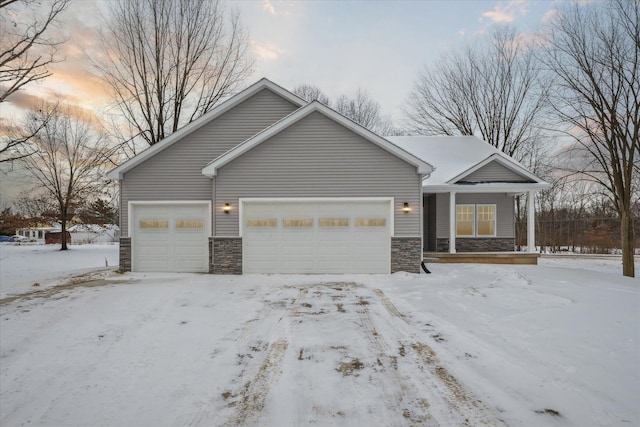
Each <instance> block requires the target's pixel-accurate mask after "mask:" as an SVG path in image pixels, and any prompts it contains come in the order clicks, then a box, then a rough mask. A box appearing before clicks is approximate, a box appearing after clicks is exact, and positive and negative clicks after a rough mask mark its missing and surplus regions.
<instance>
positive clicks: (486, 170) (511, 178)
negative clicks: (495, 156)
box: [460, 161, 533, 182]
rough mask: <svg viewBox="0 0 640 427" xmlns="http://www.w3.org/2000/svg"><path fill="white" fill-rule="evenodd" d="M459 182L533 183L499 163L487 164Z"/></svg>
mask: <svg viewBox="0 0 640 427" xmlns="http://www.w3.org/2000/svg"><path fill="white" fill-rule="evenodd" d="M460 181H461V182H533V181H531V180H530V179H528V178H526V177H524V176H522V175H520V174H517V173H515V172H514V171H512V170H511V169H508V168H506V167H504V166H503V165H501V164H500V163H498V162H496V161H493V162H489V163H487V164H486V165H484V166H483V167H481V168H480V169H478V170H477V171H474V172H473V173H471V174H469V175H467V176H466V177H464V178H463V179H461V180H460Z"/></svg>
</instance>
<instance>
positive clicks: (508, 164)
mask: <svg viewBox="0 0 640 427" xmlns="http://www.w3.org/2000/svg"><path fill="white" fill-rule="evenodd" d="M491 162H498V163H500V164H501V165H502V166H504V167H505V168H507V169H509V170H510V171H512V172H514V173H516V174H518V175H522V176H523V177H524V178H527V179H529V180H531V181H533V182H534V183H541V182H544V181H542V180H541V179H540V178H538V177H537V176H535V175H534V174H532V173H531V172H529V171H528V170H527V169H526V168H525V167H523V166H522V165H520V164H518V163H516V162H515V161H514V160H513V159H511V158H510V157H507V156H506V155H504V154H502V153H493V154H491V155H490V156H489V157H487V158H486V159H484V160H483V161H481V162H479V163H476V164H475V165H474V166H472V167H470V168H469V169H467V170H465V171H464V172H462V173H459V174H458V175H456V176H454V177H453V178H451V179H450V180H449V181H447V184H453V183H456V182H458V181H460V180H461V179H463V178H464V177H466V176H469V175H471V174H472V173H473V172H475V171H477V170H478V169H480V168H482V167H484V166H486V165H488V164H489V163H491Z"/></svg>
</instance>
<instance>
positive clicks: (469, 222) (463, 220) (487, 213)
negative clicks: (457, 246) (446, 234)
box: [456, 204, 496, 237]
mask: <svg viewBox="0 0 640 427" xmlns="http://www.w3.org/2000/svg"><path fill="white" fill-rule="evenodd" d="M495 235H496V205H494V204H477V205H475V204H461V205H456V236H457V237H495Z"/></svg>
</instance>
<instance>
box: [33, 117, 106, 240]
mask: <svg viewBox="0 0 640 427" xmlns="http://www.w3.org/2000/svg"><path fill="white" fill-rule="evenodd" d="M43 123H44V124H43ZM93 125H94V123H93V122H92V119H91V118H89V117H80V118H79V117H78V114H77V113H76V112H73V111H72V110H71V109H70V108H69V107H65V106H62V105H60V104H56V105H43V106H41V107H40V108H38V109H37V110H32V111H31V112H30V113H29V114H28V116H27V117H26V118H25V123H24V128H25V129H26V130H27V132H29V133H33V134H35V136H34V137H33V138H32V140H31V144H32V145H33V146H34V148H35V152H34V153H33V154H31V155H30V156H27V157H24V158H23V159H22V160H21V162H22V163H23V164H24V167H25V168H26V169H27V171H28V172H29V173H30V174H31V175H32V176H33V178H34V180H35V182H37V183H38V184H39V186H40V189H41V190H42V191H44V193H45V194H46V196H48V197H50V198H51V199H53V200H54V201H55V206H56V209H57V213H56V216H57V219H58V221H59V222H60V224H61V226H62V250H66V249H67V240H66V225H67V221H69V220H70V219H71V218H72V217H73V213H74V212H73V210H74V208H75V207H76V206H78V205H79V204H80V203H81V202H82V201H83V200H84V199H87V198H89V197H90V196H92V194H94V193H95V192H97V191H99V187H100V185H101V182H102V173H103V172H104V170H102V169H103V166H104V165H106V164H107V161H106V160H107V159H106V158H105V154H106V153H108V152H109V150H108V147H107V141H106V140H105V139H104V138H103V137H102V135H101V134H99V133H97V132H96V131H95V130H94V128H93Z"/></svg>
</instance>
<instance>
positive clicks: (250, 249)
mask: <svg viewBox="0 0 640 427" xmlns="http://www.w3.org/2000/svg"><path fill="white" fill-rule="evenodd" d="M241 221H242V242H243V269H244V272H245V273H389V271H390V258H391V250H390V245H391V230H392V228H391V227H392V224H391V221H392V217H391V201H390V200H339V201H295V200H291V201H289V200H287V201H282V200H280V201H260V200H251V201H243V203H242V219H241Z"/></svg>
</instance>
